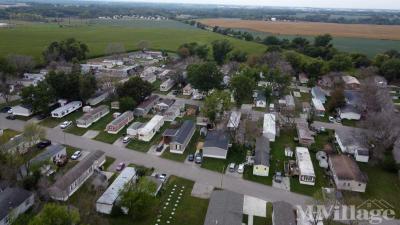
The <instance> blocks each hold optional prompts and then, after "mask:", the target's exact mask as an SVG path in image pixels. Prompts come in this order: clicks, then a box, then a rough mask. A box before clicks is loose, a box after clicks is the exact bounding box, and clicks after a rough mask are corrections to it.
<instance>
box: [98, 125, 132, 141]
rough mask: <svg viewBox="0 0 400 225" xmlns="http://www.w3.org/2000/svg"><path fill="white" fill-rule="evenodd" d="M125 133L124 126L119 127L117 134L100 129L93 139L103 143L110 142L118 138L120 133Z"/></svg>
mask: <svg viewBox="0 0 400 225" xmlns="http://www.w3.org/2000/svg"><path fill="white" fill-rule="evenodd" d="M123 133H125V128H123V129H121V130H120V131H119V132H118V133H117V134H109V133H108V132H107V131H101V132H100V133H99V134H98V135H97V136H96V137H95V138H94V140H96V141H101V142H104V143H108V144H112V143H114V142H115V141H116V140H118V138H120V137H122V134H123Z"/></svg>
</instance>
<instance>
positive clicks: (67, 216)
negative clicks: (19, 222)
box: [29, 203, 80, 225]
mask: <svg viewBox="0 0 400 225" xmlns="http://www.w3.org/2000/svg"><path fill="white" fill-rule="evenodd" d="M79 221H80V216H79V211H78V210H77V209H75V208H69V206H64V205H59V204H56V203H47V204H46V205H44V207H43V209H42V211H41V212H40V213H39V214H37V215H36V216H35V217H34V218H33V219H32V220H31V221H30V222H29V225H43V224H49V225H50V224H51V225H76V224H78V223H79Z"/></svg>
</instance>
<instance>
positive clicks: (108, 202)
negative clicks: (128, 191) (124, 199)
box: [96, 167, 137, 214]
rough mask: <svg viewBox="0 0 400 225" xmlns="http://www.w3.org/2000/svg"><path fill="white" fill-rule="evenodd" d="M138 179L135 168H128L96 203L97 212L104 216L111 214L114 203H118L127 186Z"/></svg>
mask: <svg viewBox="0 0 400 225" xmlns="http://www.w3.org/2000/svg"><path fill="white" fill-rule="evenodd" d="M136 179H137V174H136V170H135V168H133V167H126V168H125V169H124V170H123V171H122V172H121V173H120V174H119V175H118V177H117V178H115V180H114V182H113V183H112V184H111V185H110V186H109V187H108V188H107V190H106V191H105V192H104V193H103V195H101V196H100V198H99V199H98V200H97V201H96V211H97V212H99V213H104V214H111V211H112V209H113V207H114V203H115V202H116V201H117V199H118V197H119V195H120V193H121V191H122V190H123V189H124V188H125V185H127V184H129V183H133V182H135V181H136Z"/></svg>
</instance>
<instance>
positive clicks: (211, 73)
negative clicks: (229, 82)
mask: <svg viewBox="0 0 400 225" xmlns="http://www.w3.org/2000/svg"><path fill="white" fill-rule="evenodd" d="M187 74H188V81H189V83H190V84H191V85H192V87H194V88H196V89H198V90H200V91H209V90H211V89H214V88H216V89H218V88H220V87H221V83H222V81H223V74H222V73H221V72H220V71H219V69H218V67H217V65H216V64H215V63H213V62H205V63H201V64H192V65H189V66H188V68H187Z"/></svg>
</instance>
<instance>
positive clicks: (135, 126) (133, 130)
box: [126, 122, 144, 137]
mask: <svg viewBox="0 0 400 225" xmlns="http://www.w3.org/2000/svg"><path fill="white" fill-rule="evenodd" d="M143 126H144V123H141V122H134V123H132V124H131V125H130V126H129V127H128V128H127V129H126V133H127V134H128V135H130V136H132V137H136V136H137V135H138V134H139V129H140V128H142V127H143Z"/></svg>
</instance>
